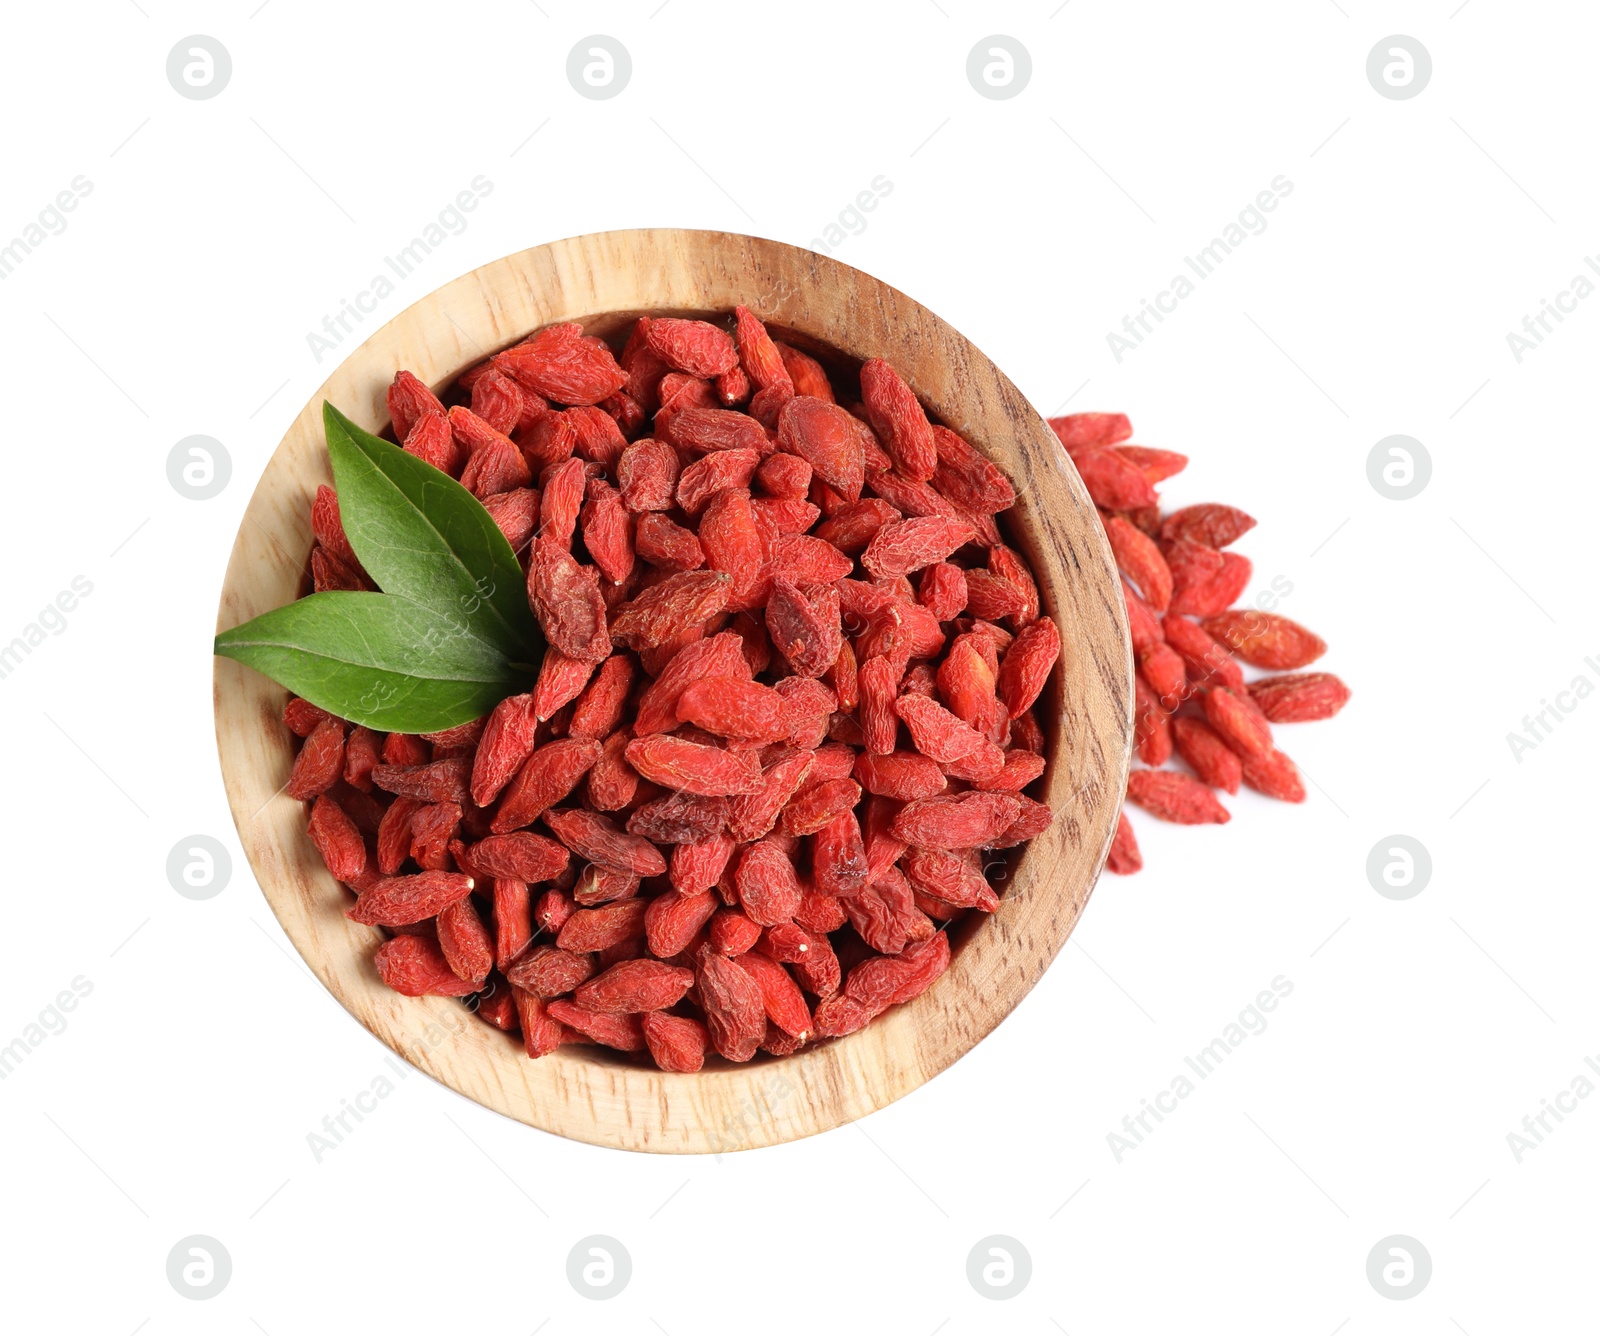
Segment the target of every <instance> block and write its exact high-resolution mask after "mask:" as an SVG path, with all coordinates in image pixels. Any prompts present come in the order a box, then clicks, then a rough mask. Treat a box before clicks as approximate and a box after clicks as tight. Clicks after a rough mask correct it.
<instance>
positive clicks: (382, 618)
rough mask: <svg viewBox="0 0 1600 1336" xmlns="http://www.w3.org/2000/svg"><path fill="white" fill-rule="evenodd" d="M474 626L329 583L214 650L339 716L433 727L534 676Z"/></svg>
mask: <svg viewBox="0 0 1600 1336" xmlns="http://www.w3.org/2000/svg"><path fill="white" fill-rule="evenodd" d="M509 550H510V549H509V548H507V551H509ZM467 627H468V622H467V620H466V619H465V618H464V617H461V616H453V615H451V614H450V613H449V612H440V611H438V610H436V609H432V608H426V607H423V606H421V605H419V604H418V603H415V602H410V601H408V600H406V599H401V598H395V597H393V596H392V595H389V594H369V593H335V592H328V593H322V594H312V595H311V596H310V597H309V598H302V599H299V600H297V601H296V602H294V603H290V604H287V605H285V606H284V607H281V608H277V609H275V610H273V611H272V612H268V613H264V614H262V615H261V616H260V617H257V618H255V619H254V620H252V621H248V622H246V623H245V624H244V625H243V626H236V627H234V628H233V630H231V631H224V632H223V633H222V634H221V635H219V636H218V637H217V639H216V646H215V650H216V653H218V654H221V655H224V656H225V657H227V658H230V659H237V660H238V661H239V662H240V663H243V664H247V665H249V666H250V667H251V668H254V669H256V670H257V671H258V672H261V673H265V674H266V675H267V676H268V677H270V678H272V679H273V681H275V682H278V683H280V684H282V685H283V686H286V687H288V688H289V690H290V691H293V692H294V693H295V694H296V695H299V696H304V697H305V698H306V699H307V700H308V701H310V702H311V703H312V704H313V705H320V706H321V707H322V708H323V709H324V710H327V711H329V712H330V713H332V714H336V715H338V716H339V717H340V718H341V719H349V720H351V721H352V722H354V723H358V724H366V725H367V726H368V727H370V728H375V729H380V730H383V731H385V732H391V731H392V732H399V733H435V732H438V731H440V730H441V729H446V728H454V727H455V726H456V725H457V724H464V723H467V722H468V721H470V720H473V719H478V718H481V717H482V716H483V715H486V714H488V713H489V711H490V710H492V709H493V708H494V707H495V706H496V705H498V704H499V703H500V702H501V701H502V700H504V699H505V698H506V697H507V696H512V695H515V694H516V693H517V692H519V691H526V690H528V689H529V684H530V682H531V680H532V678H531V670H530V669H529V668H528V667H527V665H518V666H515V667H514V666H513V665H512V663H511V662H510V661H509V660H508V659H507V657H506V656H505V655H503V654H501V653H500V652H499V651H498V650H497V649H496V648H494V647H493V646H490V645H486V644H485V643H484V641H483V640H482V639H480V638H479V637H478V636H476V635H474V634H472V633H471V632H470V630H468V629H466V628H467Z"/></svg>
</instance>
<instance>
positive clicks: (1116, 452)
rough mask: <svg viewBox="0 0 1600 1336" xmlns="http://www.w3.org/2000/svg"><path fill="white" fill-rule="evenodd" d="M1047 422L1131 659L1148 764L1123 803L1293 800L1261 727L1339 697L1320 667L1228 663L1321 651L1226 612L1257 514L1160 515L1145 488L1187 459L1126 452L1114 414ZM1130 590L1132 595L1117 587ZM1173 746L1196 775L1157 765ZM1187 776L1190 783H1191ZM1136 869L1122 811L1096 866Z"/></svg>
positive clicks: (1258, 618)
mask: <svg viewBox="0 0 1600 1336" xmlns="http://www.w3.org/2000/svg"><path fill="white" fill-rule="evenodd" d="M1049 421H1050V426H1051V427H1052V429H1054V431H1055V433H1056V435H1057V436H1058V437H1059V438H1060V440H1061V444H1062V445H1063V446H1064V447H1065V449H1066V451H1067V453H1068V454H1069V455H1070V456H1071V457H1072V461H1073V463H1074V464H1075V465H1076V466H1077V469H1078V473H1079V474H1080V475H1081V476H1082V478H1083V481H1084V484H1085V485H1086V486H1087V487H1088V489H1089V495H1090V496H1091V497H1093V498H1094V502H1095V504H1096V506H1098V507H1099V514H1100V522H1101V524H1102V525H1103V526H1104V528H1105V532H1106V537H1107V539H1108V540H1110V544H1111V551H1112V554H1113V555H1114V556H1115V557H1116V561H1117V566H1118V567H1119V569H1120V570H1121V571H1122V573H1123V575H1124V576H1125V577H1126V578H1125V579H1124V580H1123V582H1122V594H1123V597H1124V599H1125V600H1126V601H1127V605H1128V629H1129V632H1130V633H1131V635H1132V638H1133V654H1134V660H1135V662H1136V663H1137V665H1138V667H1137V672H1136V673H1135V677H1134V745H1135V750H1136V751H1137V754H1138V757H1139V759H1140V760H1141V761H1142V762H1144V764H1145V765H1146V766H1148V767H1150V768H1149V769H1145V770H1139V769H1135V770H1134V771H1132V772H1131V773H1130V774H1129V776H1128V801H1129V802H1131V803H1134V804H1136V805H1137V806H1139V807H1141V808H1143V809H1144V810H1145V811H1147V812H1149V813H1151V814H1152V815H1153V816H1157V817H1160V818H1161V819H1162V820H1165V821H1176V822H1180V823H1182V824H1185V825H1200V824H1205V823H1208V822H1217V823H1221V822H1225V821H1227V820H1228V819H1229V812H1228V809H1227V808H1225V807H1224V806H1223V805H1222V804H1221V803H1220V802H1219V801H1218V800H1217V796H1216V794H1215V793H1214V792H1213V791H1212V790H1213V789H1222V790H1224V791H1225V792H1227V793H1237V792H1238V791H1239V785H1240V783H1241V782H1243V783H1244V784H1247V785H1248V786H1249V787H1250V788H1252V789H1255V790H1256V791H1257V792H1259V793H1264V794H1266V795H1267V796H1268V797H1269V798H1279V799H1282V800H1283V801H1284V802H1291V803H1297V802H1303V801H1304V800H1305V796H1306V791H1305V786H1304V785H1303V784H1302V783H1301V782H1300V773H1299V771H1298V770H1296V768H1295V765H1294V762H1293V761H1291V760H1290V759H1289V758H1288V757H1287V756H1285V755H1284V754H1283V753H1282V752H1281V751H1279V750H1278V749H1277V748H1276V747H1275V746H1274V745H1273V740H1272V725H1273V724H1287V723H1298V722H1301V721H1303V720H1310V719H1327V718H1330V717H1331V716H1333V715H1335V714H1337V713H1338V712H1339V710H1340V709H1341V708H1343V706H1344V703H1345V702H1346V701H1347V700H1349V699H1350V690H1349V688H1348V687H1346V686H1345V684H1344V683H1343V682H1341V681H1340V680H1339V679H1338V678H1337V677H1335V676H1334V675H1333V674H1332V673H1294V672H1291V673H1283V674H1281V675H1278V676H1270V677H1258V678H1256V679H1255V680H1254V681H1250V682H1247V681H1245V677H1244V671H1243V669H1241V667H1240V666H1239V664H1238V663H1237V662H1235V659H1236V658H1237V659H1242V660H1243V661H1244V662H1245V663H1247V664H1251V665H1253V666H1254V667H1257V668H1267V669H1273V670H1282V669H1294V668H1303V667H1305V666H1306V665H1307V664H1308V663H1311V662H1312V661H1314V660H1315V659H1317V658H1319V657H1321V655H1322V653H1323V651H1324V650H1325V649H1327V646H1326V645H1325V644H1324V643H1323V641H1322V640H1321V639H1320V638H1319V637H1317V636H1315V635H1313V634H1312V633H1311V632H1310V631H1308V630H1306V629H1305V627H1303V626H1300V625H1298V624H1297V623H1295V622H1292V621H1290V620H1289V619H1288V618H1287V617H1282V616H1279V615H1278V614H1276V613H1272V612H1265V611H1261V610H1259V609H1253V608H1235V607H1233V606H1232V605H1233V604H1234V603H1235V602H1236V601H1237V600H1238V599H1239V598H1240V597H1241V596H1242V595H1243V593H1244V591H1245V587H1246V586H1247V585H1248V584H1249V583H1250V574H1251V566H1250V559H1249V558H1248V557H1244V556H1241V555H1240V554H1239V553H1237V552H1230V551H1228V550H1227V549H1228V547H1229V546H1230V545H1231V544H1232V543H1233V542H1234V541H1235V540H1236V539H1237V538H1239V537H1240V536H1241V535H1242V534H1244V533H1246V532H1248V531H1249V530H1251V529H1253V528H1255V524H1256V522H1255V520H1253V519H1252V518H1251V517H1250V516H1249V515H1247V514H1245V513H1244V511H1242V510H1238V509H1235V508H1234V507H1233V506H1223V505H1213V504H1206V505H1197V506H1185V507H1184V508H1183V509H1182V510H1176V511H1172V512H1171V513H1169V514H1167V515H1166V516H1164V517H1163V515H1162V514H1161V506H1160V501H1159V498H1158V497H1157V495H1156V490H1155V487H1156V484H1157V483H1159V482H1161V481H1162V480H1164V479H1166V478H1170V477H1171V476H1172V475H1173V474H1175V473H1178V472H1179V471H1181V470H1182V469H1183V468H1184V467H1185V466H1186V465H1187V464H1188V462H1189V460H1188V458H1187V456H1184V455H1180V454H1177V453H1175V452H1173V451H1171V450H1152V449H1150V448H1148V447H1146V446H1142V445H1127V444H1125V442H1126V441H1127V440H1128V439H1129V438H1130V437H1131V436H1132V435H1133V428H1132V426H1131V425H1130V424H1129V422H1128V419H1127V418H1126V417H1125V416H1124V415H1123V414H1121V413H1074V414H1072V415H1070V416H1067V417H1058V418H1051V419H1050V420H1049ZM1130 580H1131V581H1132V582H1133V584H1134V585H1137V586H1138V590H1137V592H1135V590H1134V589H1133V588H1132V587H1130V585H1129V583H1128V581H1130ZM1174 751H1176V752H1177V754H1178V756H1179V758H1180V759H1182V760H1183V761H1184V762H1185V763H1186V764H1187V765H1188V766H1189V768H1190V769H1191V770H1192V771H1193V772H1194V774H1193V775H1190V774H1187V773H1185V772H1183V771H1180V770H1163V769H1161V768H1160V767H1162V766H1164V765H1166V763H1167V762H1168V761H1169V760H1170V759H1171V758H1172V755H1173V752H1174ZM1195 776H1198V777H1199V778H1195ZM1143 866H1144V860H1143V858H1142V857H1141V856H1140V853H1139V845H1138V843H1137V841H1136V840H1135V839H1134V836H1133V828H1132V827H1131V826H1130V825H1129V824H1128V817H1127V814H1126V813H1125V812H1124V813H1122V814H1121V815H1119V817H1118V819H1117V832H1116V836H1115V838H1114V839H1113V841H1112V845H1111V853H1110V856H1109V857H1108V858H1107V860H1106V867H1107V868H1108V869H1110V870H1111V871H1112V872H1119V873H1129V872H1137V871H1138V870H1139V869H1140V868H1141V867H1143Z"/></svg>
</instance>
